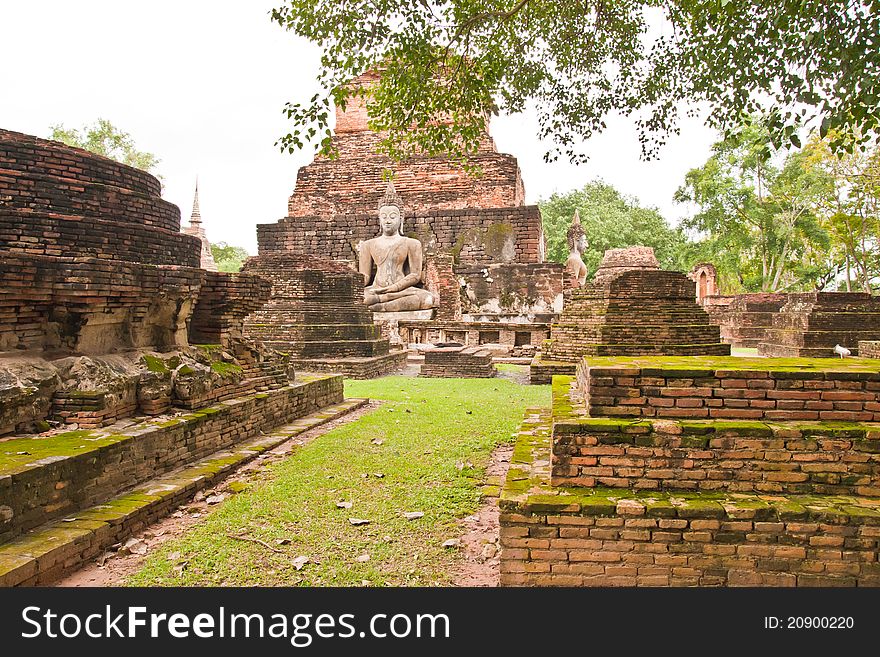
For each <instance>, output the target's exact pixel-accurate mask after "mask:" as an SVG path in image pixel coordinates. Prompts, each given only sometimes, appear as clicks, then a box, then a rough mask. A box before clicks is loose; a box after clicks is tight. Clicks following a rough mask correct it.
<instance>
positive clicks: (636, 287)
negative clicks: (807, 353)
mask: <svg viewBox="0 0 880 657" xmlns="http://www.w3.org/2000/svg"><path fill="white" fill-rule="evenodd" d="M729 353H730V346H729V345H726V344H722V343H721V341H720V332H719V329H718V327H717V326H715V325H713V324H711V323H710V322H709V316H708V315H707V314H706V312H705V311H704V310H703V308H702V307H701V306H699V305H698V304H697V303H696V301H695V298H694V292H693V283H692V282H691V281H690V280H688V278H687V277H686V276H685V275H684V274H682V273H680V272H673V271H662V270H660V268H659V265H658V264H657V261H656V259H655V258H654V254H653V251H652V250H651V249H649V248H646V247H635V248H633V249H611V250H609V251H608V252H607V253H606V256H605V258H604V259H603V261H602V264H601V265H600V267H599V269H598V270H597V271H596V276H595V277H594V279H593V282H592V283H588V284H587V285H585V286H584V287H580V288H575V289H573V290H567V291H566V292H565V304H564V306H563V310H562V315H561V316H560V317H559V320H558V321H556V322H554V323H553V325H552V327H551V330H550V339H549V340H548V341H547V342H545V344H544V347H543V349H542V353H541V356H540V357H538V358H536V359H535V360H534V361H533V362H532V366H531V381H532V383H549V381H550V377H551V376H552V375H553V374H562V373H570V374H573V373H574V370H575V366H576V364H577V362H579V361H580V359H581V358H582V357H583V356H613V355H620V356H635V355H650V354H656V355H660V354H663V355H670V356H688V355H704V354H706V355H708V354H713V355H724V354H729Z"/></svg>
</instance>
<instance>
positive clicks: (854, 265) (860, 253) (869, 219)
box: [805, 137, 880, 292]
mask: <svg viewBox="0 0 880 657" xmlns="http://www.w3.org/2000/svg"><path fill="white" fill-rule="evenodd" d="M829 141H830V140H829V138H825V139H818V138H815V137H814V138H813V139H812V140H811V141H810V143H809V144H808V146H807V148H806V149H805V150H806V151H807V153H808V157H809V158H810V159H811V161H812V164H813V166H816V167H817V168H819V169H821V170H822V171H824V172H825V174H826V175H827V176H828V177H829V178H830V179H831V180H832V181H833V184H832V189H831V192H830V193H829V194H827V195H825V196H824V197H823V199H822V201H823V202H822V207H821V210H822V212H823V214H824V222H825V227H826V230H827V231H828V233H829V236H830V238H831V249H830V251H829V255H830V256H831V257H832V258H834V261H835V265H836V269H837V270H838V273H840V272H843V275H844V280H843V281H842V287H843V289H845V290H847V291H850V290H861V291H864V292H870V291H871V290H872V289H873V288H874V287H876V286H877V285H878V282H880V280H878V279H880V150H878V149H877V148H876V147H875V148H873V149H871V150H868V151H857V152H854V153H851V154H843V155H836V154H834V153H833V152H832V151H831V148H830V146H829Z"/></svg>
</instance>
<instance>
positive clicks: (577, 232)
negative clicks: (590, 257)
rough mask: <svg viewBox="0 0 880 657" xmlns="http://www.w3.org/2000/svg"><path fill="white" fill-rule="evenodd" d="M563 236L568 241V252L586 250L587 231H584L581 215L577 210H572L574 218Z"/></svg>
mask: <svg viewBox="0 0 880 657" xmlns="http://www.w3.org/2000/svg"><path fill="white" fill-rule="evenodd" d="M565 237H566V241H567V242H568V250H569V252H573V251H577V252H578V253H583V252H584V251H586V250H587V233H586V232H585V231H584V227H583V226H581V215H580V212H578V211H577V210H575V211H574V219H573V220H572V222H571V226H570V227H569V229H568V233H566V235H565Z"/></svg>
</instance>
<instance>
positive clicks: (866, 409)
mask: <svg viewBox="0 0 880 657" xmlns="http://www.w3.org/2000/svg"><path fill="white" fill-rule="evenodd" d="M730 367H731V368H735V367H736V364H735V363H732V364H731V365H730ZM743 367H745V364H744V365H743ZM772 367H773V366H772V364H768V366H767V369H766V370H760V369H748V370H746V369H742V370H738V369H723V368H721V367H712V366H711V365H707V366H705V368H700V367H699V363H694V369H682V368H674V367H671V368H668V369H664V368H663V367H662V366H645V367H641V366H640V365H638V363H633V364H631V365H629V366H627V365H620V366H613V367H604V366H591V365H590V363H589V359H587V360H585V361H584V362H583V363H582V364H581V365H579V367H578V384H579V387H580V389H581V391H582V393H583V394H584V398H585V400H586V403H587V407H588V408H589V412H590V415H592V416H593V417H601V416H629V417H658V418H664V417H666V418H718V419H740V420H786V421H787V420H842V421H847V422H865V421H872V420H873V421H877V420H880V371H868V370H866V371H860V372H853V371H847V370H846V369H844V370H842V371H834V370H825V371H822V370H812V371H811V370H809V369H807V370H794V371H790V370H788V369H787V368H785V367H780V368H778V369H771V368H772Z"/></svg>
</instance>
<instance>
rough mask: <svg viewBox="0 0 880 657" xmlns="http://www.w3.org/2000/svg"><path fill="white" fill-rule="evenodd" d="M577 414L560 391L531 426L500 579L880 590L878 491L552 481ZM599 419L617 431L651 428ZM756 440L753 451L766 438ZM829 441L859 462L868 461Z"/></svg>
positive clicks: (526, 428) (513, 489)
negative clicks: (558, 430) (560, 446)
mask: <svg viewBox="0 0 880 657" xmlns="http://www.w3.org/2000/svg"><path fill="white" fill-rule="evenodd" d="M557 383H560V384H561V383H562V381H561V380H559V379H557V380H554V388H556V387H560V388H561V385H560V386H557V385H556V384H557ZM559 392H562V390H559V391H557V390H554V393H559ZM575 413H576V404H575V403H574V400H571V399H569V398H567V397H566V396H565V395H560V394H554V403H553V408H552V410H541V409H533V410H531V411H529V412H528V413H527V416H526V418H525V420H524V422H523V425H522V428H521V430H520V432H519V435H518V437H517V441H516V444H515V447H514V451H513V455H512V457H511V463H510V468H509V470H508V473H507V478H506V481H505V484H504V486H503V489H502V492H501V496H500V499H499V506H500V509H501V515H500V542H501V585H502V586H880V562H878V556H880V510H878V507H877V499H876V498H875V497H865V496H863V495H861V494H860V495H828V494H821V495H820V494H812V495H811V494H806V495H800V494H784V493H774V494H766V493H761V494H755V493H751V492H735V491H725V490H713V491H691V490H639V489H637V488H635V487H632V486H630V487H619V486H614V487H609V486H598V485H597V486H595V487H592V488H584V487H578V486H566V485H560V484H559V483H558V482H557V484H556V485H554V484H553V482H552V481H551V467H552V466H551V457H552V454H551V452H552V446H553V441H554V435H553V434H554V418H559V417H565V418H568V422H570V421H572V420H571V418H572V417H573V415H575ZM584 421H585V422H586V421H587V420H584ZM591 422H593V426H594V429H598V428H599V427H600V426H602V425H601V423H604V426H605V429H606V430H605V432H604V433H607V434H612V433H613V432H612V431H611V428H612V425H617V426H622V425H626V426H630V427H633V428H634V429H635V428H639V427H644V426H645V425H646V424H647V423H645V422H634V423H633V422H629V423H625V422H621V421H620V420H615V419H610V418H596V419H594V420H591ZM714 424H715V428H716V430H719V429H721V426H722V423H720V422H716V423H714ZM729 424H730V423H729ZM788 428H789V429H791V428H792V427H788ZM781 429H782V428H781V427H780V431H781ZM762 430H764V429H762ZM741 433H742V434H743V435H742V437H743V439H745V440H747V439H748V438H747V436H746V432H741ZM645 435H648V434H646V433H644V432H641V433H640V432H639V431H638V430H634V431H632V432H629V433H625V432H623V431H621V432H620V436H621V438H622V439H623V440H624V441H626V440H627V438H626V436H631V437H635V438H638V437H639V436H645ZM679 435H680V436H681V437H682V440H683V439H684V437H686V436H688V437H690V436H694V437H695V439H696V440H702V436H703V435H704V434H699V433H697V434H694V433H689V434H684V433H682V434H679ZM596 436H598V433H595V434H594V437H596ZM557 438H558V436H557ZM802 438H803V436H802ZM838 438H839V436H838ZM850 438H851V439H853V440H858V439H857V438H855V436H851V437H850ZM753 440H755V443H756V444H755V446H753V447H752V449H753V450H754V449H755V447H756V446H757V443H759V442H760V441H761V440H763V438H761V436H760V435H758V436H757V437H756V438H753ZM872 440H874V442H876V440H875V439H873V438H872ZM623 444H624V445H628V444H630V443H628V442H624V443H623ZM605 446H607V447H619V446H620V443H613V442H611V441H608V442H606V444H605ZM741 447H743V448H744V449H745V448H746V446H745V445H742V446H741ZM829 447H830V448H832V450H831V451H832V452H836V450H837V448H838V447H839V448H840V457H841V461H844V462H848V463H849V464H850V465H849V466H848V467H850V468H853V469H854V468H855V467H856V465H855V464H857V463H859V462H863V457H864V456H866V454H864V453H857V452H850V453H848V454H847V453H846V451H845V448H844V446H843V445H829ZM633 449H635V446H633ZM669 449H670V450H672V448H671V447H669ZM686 449H687V450H696V449H698V446H693V447H687V448H686ZM648 451H649V450H648V449H647V448H645V449H644V452H643V453H642V454H641V455H640V457H645V458H646V457H647V453H648ZM633 453H634V452H633ZM870 454H873V453H870ZM670 455H672V453H670ZM692 455H693V454H692ZM667 456H669V455H667ZM853 456H856V457H858V458H852V457H853ZM684 457H685V455H684V454H682V458H683V459H684ZM780 462H785V461H780ZM729 465H730V467H733V464H732V463H730V464H729ZM617 466H618V467H620V468H623V467H627V465H626V464H624V463H622V462H619V463H617ZM664 476H668V477H669V478H670V479H672V478H673V477H674V473H671V472H670V473H667V474H666V475H664Z"/></svg>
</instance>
